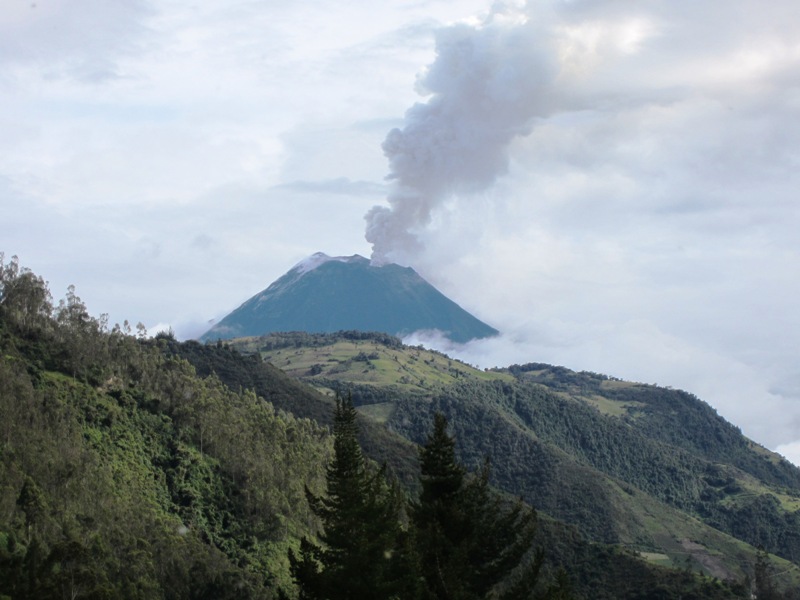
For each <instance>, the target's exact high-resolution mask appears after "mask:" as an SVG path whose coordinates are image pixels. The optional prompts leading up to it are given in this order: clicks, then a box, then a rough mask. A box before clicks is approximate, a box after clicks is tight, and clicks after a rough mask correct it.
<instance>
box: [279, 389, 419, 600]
mask: <svg viewBox="0 0 800 600" xmlns="http://www.w3.org/2000/svg"><path fill="white" fill-rule="evenodd" d="M333 432H334V458H333V461H332V462H331V464H330V465H329V466H328V470H327V486H328V489H327V494H326V495H325V496H322V497H317V496H314V495H313V494H311V493H310V492H307V496H308V500H309V504H310V506H311V509H312V511H313V512H314V514H316V515H317V517H319V519H320V521H321V522H322V533H321V534H320V535H319V540H320V542H322V544H321V545H317V544H315V543H314V542H312V541H310V540H308V539H304V540H303V541H302V544H301V548H300V555H299V556H296V555H295V554H294V553H292V552H290V554H289V561H290V564H291V571H292V576H293V577H294V579H295V581H296V582H297V584H298V587H299V590H300V598H301V599H302V600H306V599H307V600H312V599H313V600H317V599H326V600H361V599H365V598H374V599H376V600H377V599H381V598H386V599H389V598H413V597H414V596H415V592H414V589H413V588H414V586H415V583H414V581H415V578H414V575H413V572H414V570H413V568H412V566H411V565H412V561H411V558H410V550H409V541H408V539H407V537H406V534H405V532H404V531H403V530H402V527H401V524H400V523H401V520H400V510H401V506H402V502H401V496H400V493H399V491H398V489H397V488H396V487H395V486H392V485H389V484H388V483H387V481H386V477H385V473H384V469H380V470H371V469H369V468H368V467H367V464H366V461H365V459H364V456H363V454H362V452H361V448H360V447H359V444H358V439H357V434H358V425H357V422H356V410H355V408H354V407H353V403H352V400H351V399H350V398H347V399H341V398H338V397H337V399H336V412H335V414H334V430H333Z"/></svg>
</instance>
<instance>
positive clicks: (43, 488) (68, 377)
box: [0, 262, 331, 599]
mask: <svg viewBox="0 0 800 600" xmlns="http://www.w3.org/2000/svg"><path fill="white" fill-rule="evenodd" d="M0 283H2V287H0V290H2V293H0V357H2V360H0V415H2V419H0V436H1V437H0V597H10V598H14V599H18V598H62V597H66V598H143V599H145V598H146V599H152V598H272V597H275V591H276V589H277V587H276V586H278V585H283V586H287V585H288V584H289V581H288V562H287V558H286V551H287V547H288V545H289V544H291V543H293V541H294V542H296V540H297V539H298V538H299V537H300V536H301V535H304V534H309V533H313V531H314V523H313V522H312V517H311V515H310V513H309V510H308V506H307V503H306V502H305V493H304V488H305V486H308V487H309V488H311V489H312V490H317V491H320V489H321V486H322V484H323V481H324V464H325V462H326V460H327V457H328V456H329V454H330V451H331V445H330V441H329V436H328V434H327V430H326V429H322V428H320V426H319V425H317V424H316V423H315V422H313V421H311V420H308V419H298V418H295V417H294V416H292V415H290V414H288V413H286V412H284V411H280V410H277V409H275V408H274V407H273V406H272V405H271V404H269V403H267V402H264V401H263V400H261V399H259V398H258V397H256V395H255V394H254V393H253V392H252V391H250V390H241V389H237V390H232V389H230V388H228V387H227V386H225V385H224V384H223V383H222V382H221V381H220V380H219V378H217V377H214V376H211V377H207V378H200V377H198V376H197V375H196V374H195V371H194V368H193V367H192V366H190V365H189V364H188V363H187V362H186V361H184V360H181V359H178V358H175V357H171V356H170V355H169V353H167V352H165V351H164V349H163V346H164V344H165V341H164V340H159V339H155V340H145V339H139V338H137V337H134V336H132V335H130V333H129V332H127V331H126V329H127V327H124V326H123V327H122V328H118V327H114V328H113V329H111V330H109V329H108V327H107V324H106V323H105V322H104V319H102V318H100V319H95V318H92V317H90V316H89V315H88V313H87V312H86V309H85V307H84V306H83V304H82V303H81V301H80V299H79V298H78V297H77V296H75V294H74V292H72V291H70V293H69V294H68V296H67V298H66V299H65V300H64V301H62V302H60V303H59V305H58V306H56V307H53V306H52V305H51V303H50V299H49V294H48V292H47V288H46V286H45V284H44V282H43V281H42V280H41V279H40V278H39V277H37V276H35V275H33V274H32V273H30V272H26V271H24V270H20V269H19V267H18V266H17V265H16V264H15V263H14V262H12V263H11V264H9V265H7V266H5V268H4V269H3V278H2V280H1V281H0Z"/></svg>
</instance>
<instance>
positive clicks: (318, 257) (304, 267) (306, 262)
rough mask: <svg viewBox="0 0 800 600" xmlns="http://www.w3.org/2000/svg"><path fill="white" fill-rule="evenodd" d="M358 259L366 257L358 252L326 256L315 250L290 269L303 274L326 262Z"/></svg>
mask: <svg viewBox="0 0 800 600" xmlns="http://www.w3.org/2000/svg"><path fill="white" fill-rule="evenodd" d="M358 260H367V259H366V258H364V257H363V256H360V255H358V254H353V256H328V255H327V254H325V253H324V252H315V253H314V254H312V255H311V256H309V257H307V258H304V259H303V260H301V261H300V262H299V263H297V264H296V265H295V266H294V267H292V271H297V272H298V273H300V274H301V275H305V274H306V273H308V272H310V271H313V270H314V269H316V268H317V267H320V266H322V265H324V264H325V263H327V262H331V261H337V262H343V263H349V262H356V261H358Z"/></svg>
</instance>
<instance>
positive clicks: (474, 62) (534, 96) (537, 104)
mask: <svg viewBox="0 0 800 600" xmlns="http://www.w3.org/2000/svg"><path fill="white" fill-rule="evenodd" d="M543 31H544V28H542V27H539V26H537V22H536V20H535V19H534V18H528V17H527V16H526V15H525V14H524V12H523V11H522V10H520V9H516V8H509V7H498V8H495V10H494V11H493V12H492V13H491V14H490V15H489V16H488V17H487V18H486V19H485V20H484V21H483V22H481V23H479V24H476V25H473V24H464V23H462V24H457V25H452V26H448V27H445V28H443V29H441V30H439V32H438V33H437V36H436V54H437V56H436V60H435V61H434V63H433V64H432V65H431V66H430V67H429V68H428V70H427V71H426V72H425V73H424V74H423V75H422V76H421V77H420V79H419V81H418V91H419V92H420V93H421V94H422V95H425V96H428V100H427V102H425V103H417V104H415V105H414V106H412V107H411V108H410V109H409V110H408V111H407V113H406V115H405V126H404V127H403V128H402V129H393V130H392V131H390V132H389V134H388V135H387V137H386V140H385V141H384V143H383V151H384V153H385V155H386V157H387V158H388V160H389V169H390V174H389V176H388V177H387V179H389V180H391V182H392V186H391V190H390V192H389V195H388V198H387V200H388V203H389V206H388V207H386V206H374V207H373V208H372V209H371V210H370V211H369V212H368V213H367V215H366V217H365V219H366V221H367V230H366V239H367V241H368V242H370V243H371V244H372V245H373V253H372V259H373V261H374V262H376V263H384V262H388V261H398V262H407V261H408V260H409V259H411V258H413V257H414V256H415V255H417V254H418V253H419V252H420V251H421V250H422V249H423V248H422V243H421V241H420V239H419V234H420V233H422V232H423V231H424V229H425V228H426V226H427V225H429V224H430V222H431V217H432V215H433V213H434V212H435V211H436V209H437V207H439V206H441V205H442V204H443V203H444V202H446V201H448V200H449V199H451V198H452V197H453V196H458V197H459V198H460V199H462V198H463V197H466V196H468V195H469V194H470V193H474V192H477V191H480V190H483V189H486V188H487V187H489V186H490V185H492V183H494V181H495V180H496V179H497V177H499V176H501V175H503V174H504V173H506V171H507V170H508V164H509V158H508V146H509V144H510V143H511V141H512V140H513V139H514V138H515V137H517V136H522V135H526V134H527V133H529V132H530V130H531V127H532V122H533V120H534V119H535V118H536V117H538V116H543V115H544V114H546V113H547V112H548V108H547V107H548V104H549V102H548V98H547V93H546V90H547V88H548V87H549V85H548V84H549V83H550V82H551V81H552V80H553V79H554V77H555V74H556V72H557V60H556V58H555V52H554V51H553V49H552V45H551V44H550V42H549V40H548V38H547V36H546V35H545V34H544V33H543Z"/></svg>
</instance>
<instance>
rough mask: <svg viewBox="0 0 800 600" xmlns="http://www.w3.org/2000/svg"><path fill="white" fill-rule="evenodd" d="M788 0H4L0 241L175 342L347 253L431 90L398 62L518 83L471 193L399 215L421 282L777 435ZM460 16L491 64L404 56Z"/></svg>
mask: <svg viewBox="0 0 800 600" xmlns="http://www.w3.org/2000/svg"><path fill="white" fill-rule="evenodd" d="M31 4H35V5H36V8H33V7H31ZM798 11H800V6H799V5H798V4H797V3H796V2H795V1H794V0H774V1H773V2H770V3H768V4H765V3H763V2H755V0H737V1H736V2H733V3H729V4H727V5H726V7H725V9H724V10H721V9H720V7H719V6H718V5H717V4H716V3H712V2H710V0H699V1H697V2H692V3H689V4H684V5H681V6H680V7H677V6H675V5H674V4H672V3H664V2H656V1H655V0H642V1H641V2H637V3H628V2H617V1H614V0H598V1H593V2H555V1H551V0H537V1H535V2H534V1H533V0H531V1H530V2H528V3H525V2H514V3H511V2H508V3H497V4H492V3H491V2H489V1H488V0H471V1H470V2H467V3H463V2H459V3H452V2H444V1H430V2H420V3H406V2H394V1H392V2H388V3H383V4H381V6H380V8H379V9H376V6H375V5H374V4H368V3H366V2H363V1H358V0H347V1H344V2H341V1H340V2H332V1H331V0H315V1H314V2H310V3H309V2H306V3H294V4H292V3H286V2H283V3H276V2H263V3H262V2H259V3H254V2H247V1H236V0H234V1H233V2H206V3H202V4H197V3H190V2H188V1H184V0H165V1H164V2H158V3H155V2H144V1H143V0H135V1H133V2H105V1H104V2H100V1H99V0H97V1H96V0H75V1H70V2H66V1H65V0H54V1H50V2H47V3H45V2H34V3H29V2H16V0H12V1H10V2H6V3H4V4H3V6H2V7H1V8H0V66H2V67H3V68H2V69H0V90H2V92H3V93H2V94H0V109H2V110H0V156H2V157H3V158H2V160H0V203H1V205H2V209H3V218H2V219H0V240H2V244H3V247H2V248H0V250H1V251H5V252H6V253H7V254H19V255H20V259H21V261H22V263H23V264H25V265H27V266H30V267H31V268H33V269H34V270H35V271H36V272H37V273H40V274H41V275H42V276H44V277H45V278H46V279H48V280H50V282H51V286H52V288H53V292H54V294H55V295H56V296H58V295H60V294H62V293H63V291H64V290H65V289H66V286H67V285H69V284H75V285H76V286H77V289H78V293H79V294H80V295H81V296H82V297H83V298H84V300H85V301H86V302H87V303H88V305H89V308H90V310H92V311H93V312H95V313H100V312H109V313H111V318H112V321H113V320H120V321H121V320H123V319H128V320H129V321H131V322H134V323H135V322H137V321H143V322H144V323H145V324H146V325H148V327H149V328H153V326H155V325H157V324H159V323H162V324H163V323H170V324H171V325H172V326H173V327H174V328H175V329H176V330H177V331H178V333H179V334H180V335H196V334H198V333H199V332H200V331H201V330H202V329H203V328H204V327H205V326H206V325H207V323H208V321H209V320H210V319H213V318H219V317H221V316H222V315H223V314H225V313H226V312H227V311H229V310H231V309H232V308H234V307H235V306H237V305H238V304H239V303H241V302H242V301H243V300H245V299H246V298H247V297H249V296H250V295H252V294H254V293H256V292H258V291H259V290H261V289H263V288H265V287H267V285H268V284H269V283H270V282H271V281H273V280H274V279H276V278H277V277H279V276H280V275H281V274H283V273H284V272H285V271H286V270H287V269H288V268H290V267H291V266H292V265H293V264H295V263H297V262H298V261H299V260H301V259H302V258H303V257H304V256H307V255H309V254H311V253H313V252H315V251H324V252H326V253H328V254H330V255H349V254H353V253H360V254H363V255H368V254H369V245H368V244H367V243H366V241H365V240H364V221H363V216H364V214H365V213H366V212H367V210H368V208H369V207H370V206H372V205H373V204H376V203H382V202H381V195H380V194H379V191H380V190H381V189H382V188H383V187H384V186H385V185H386V183H385V182H384V181H383V178H384V176H385V175H386V174H387V172H388V170H389V166H388V165H387V161H386V158H385V157H384V155H383V152H382V150H381V147H380V146H381V143H382V141H383V140H384V138H385V137H386V134H387V133H388V131H389V130H391V129H392V128H395V127H398V128H401V129H402V128H403V126H404V121H403V115H404V114H405V112H406V110H407V109H408V108H409V107H411V106H412V105H413V103H414V102H417V101H418V102H424V101H426V97H420V96H418V95H417V94H416V92H415V79H416V74H417V73H420V72H421V73H422V75H421V77H420V79H419V81H420V82H422V83H423V84H424V85H422V86H421V87H420V89H423V90H424V89H427V91H428V92H439V93H441V92H442V90H456V89H460V88H458V86H459V85H463V86H466V87H465V88H464V89H468V90H471V91H475V90H478V91H480V92H481V93H480V94H473V95H469V94H467V95H466V96H465V95H464V94H461V95H460V96H459V95H456V96H453V99H454V100H453V104H451V105H449V106H460V107H462V108H464V109H465V110H466V109H468V108H469V107H470V106H471V104H470V102H474V101H475V100H476V99H480V100H481V101H482V102H489V103H491V102H498V101H503V102H505V103H506V104H505V105H506V106H511V107H512V108H514V109H517V108H520V107H519V106H518V104H515V98H517V99H519V98H520V97H528V98H534V99H535V100H536V102H537V103H538V104H537V105H536V106H535V107H534V108H535V110H533V111H532V112H530V111H527V112H526V110H522V109H520V113H519V114H522V116H523V118H521V119H518V121H519V122H514V123H513V126H514V127H515V128H516V130H515V131H517V132H518V134H519V135H517V136H516V137H515V136H513V135H512V136H507V139H506V141H508V142H509V143H508V145H507V146H504V145H502V144H501V145H500V146H501V147H500V148H499V153H497V154H495V158H497V157H499V158H497V161H498V162H495V163H493V165H492V166H493V167H498V166H499V168H496V169H495V170H493V171H492V172H491V176H489V177H484V178H483V179H481V181H482V182H488V183H490V184H491V185H488V186H486V187H484V188H483V189H481V190H479V191H476V188H477V187H480V186H475V185H473V186H469V185H467V186H454V187H452V188H451V189H450V191H449V192H448V193H446V194H444V196H443V197H442V198H441V201H440V202H438V203H437V204H436V205H435V206H434V207H433V208H431V210H430V212H429V220H428V221H425V222H419V223H418V224H417V225H416V226H415V227H414V229H413V234H414V235H415V236H416V237H417V238H418V240H419V241H420V242H421V243H422V247H424V248H425V250H424V252H420V253H418V254H416V255H412V256H409V258H410V259H413V264H414V266H415V267H416V268H417V269H418V270H419V271H420V273H421V274H423V275H424V276H425V277H426V278H428V279H429V280H430V281H431V282H432V283H434V284H435V285H437V286H439V287H440V288H441V289H442V291H444V292H445V293H447V294H448V295H449V296H451V297H452V298H453V299H455V300H456V301H458V302H459V303H460V304H461V305H462V306H464V307H465V308H467V309H468V310H470V311H472V312H473V313H475V314H476V315H477V316H479V317H480V318H482V319H484V320H485V321H487V322H489V323H490V324H492V325H494V326H496V327H498V328H500V329H501V330H502V331H503V332H504V335H503V336H502V337H501V338H498V339H497V340H489V341H486V342H482V343H481V344H476V345H475V346H474V347H473V346H470V347H469V348H468V349H467V350H465V356H467V357H468V359H470V358H471V361H472V362H478V363H480V364H481V365H482V366H494V365H504V364H509V363H513V362H529V361H534V362H536V361H541V362H555V363H560V364H563V365H564V366H566V367H569V368H574V369H589V370H595V371H601V372H605V373H608V374H609V375H614V376H620V377H626V378H630V379H634V380H639V381H645V382H649V383H655V382H657V383H659V384H662V385H671V386H673V387H685V388H686V389H688V390H689V391H691V392H693V393H696V394H697V395H699V396H700V397H701V398H703V399H705V400H708V401H709V402H711V403H712V404H713V405H714V406H715V407H716V408H718V409H719V410H720V412H721V413H722V414H723V416H726V417H727V418H729V419H731V420H732V421H734V423H736V424H737V425H740V426H742V427H743V429H744V430H745V432H746V433H748V434H750V435H752V436H753V437H755V438H756V440H757V441H759V442H762V443H765V444H768V445H771V446H772V447H775V446H776V445H778V444H782V443H785V444H789V443H791V442H793V441H794V440H796V439H798V437H800V424H799V423H798V414H800V409H799V408H798V407H800V388H799V387H798V385H797V369H796V361H795V357H796V348H797V347H800V317H798V312H797V311H796V309H795V307H794V299H795V298H797V297H798V295H800V289H799V288H800V281H798V278H797V273H800V241H799V240H798V236H797V233H796V232H797V231H798V230H800V205H798V203H797V200H796V190H797V189H799V188H800V175H798V173H800V169H799V168H798V167H800V164H799V163H800V143H799V142H798V140H800V101H799V100H798V98H800V76H798V73H800V68H799V67H800V64H798V63H799V62H800V45H799V44H798V42H797V41H796V40H797V39H800V38H798V33H799V31H798V29H800V14H799V12H798ZM487 18H488V19H489V21H487ZM454 22H458V23H460V25H458V26H457V27H453V28H450V29H448V30H447V32H449V33H447V32H442V31H439V33H438V35H439V37H440V40H443V43H444V42H448V43H450V44H451V49H453V53H451V54H450V55H449V56H450V58H456V57H460V58H462V59H463V60H465V61H468V60H472V59H476V57H471V56H469V54H468V53H461V54H459V52H457V50H458V48H456V46H458V43H461V42H465V41H466V40H468V39H469V37H470V35H471V32H470V27H473V28H477V29H481V28H482V30H481V31H482V35H483V37H482V38H481V40H480V43H477V44H473V45H472V46H471V47H472V49H473V50H475V51H476V52H483V54H481V55H480V56H478V57H477V58H478V59H480V60H479V61H478V62H479V63H480V64H481V65H483V66H484V67H486V68H485V69H484V71H483V73H484V76H485V80H481V78H480V77H478V78H473V79H470V78H469V77H466V78H462V79H459V78H458V77H453V74H454V73H457V71H456V70H452V69H444V68H439V67H431V68H428V69H427V70H425V71H421V69H422V67H424V66H425V65H430V64H431V63H432V62H433V60H434V58H435V54H434V50H435V49H434V37H433V36H434V33H435V32H436V31H437V30H438V29H439V28H440V27H441V25H442V24H443V23H454ZM487 22H489V23H492V22H493V23H494V25H492V26H489V25H486V23H487ZM493 27H494V29H493ZM453 32H457V33H458V35H455V34H453ZM448 36H450V37H448ZM459 36H461V37H459ZM492 36H494V37H492ZM466 47H467V46H464V47H462V50H463V49H464V48H466ZM448 64H449V65H450V66H454V63H452V62H451V63H448ZM475 73H479V71H475ZM517 83H518V84H519V85H516V84H517ZM484 84H486V85H484ZM532 84H536V85H535V86H534V85H532ZM470 86H472V87H470ZM520 86H522V87H520ZM536 86H539V87H536ZM534 88H535V89H534ZM521 91H524V92H525V94H528V95H527V96H525V94H523V95H522V96H519V94H520V92H521ZM515 94H516V95H517V96H515ZM523 108H524V107H523ZM528 108H530V107H528ZM481 110H482V111H483V112H480V111H478V112H477V113H475V114H482V115H488V116H489V117H491V118H487V119H482V120H478V121H474V120H473V122H481V121H482V122H483V123H488V122H491V123H493V124H498V123H500V124H503V123H506V124H507V123H508V122H507V121H506V120H504V119H505V117H506V116H507V115H500V114H493V113H492V110H491V106H484V107H483V108H482V109H481ZM523 113H524V114H523ZM439 131H440V132H447V131H451V132H456V133H458V135H459V136H461V137H460V139H461V141H464V142H470V141H472V142H474V141H475V140H476V139H480V138H479V137H477V134H476V131H473V130H464V129H463V128H461V129H460V128H459V127H458V125H457V124H455V125H454V124H453V123H451V128H450V129H449V130H448V129H446V128H443V129H440V130H439ZM480 133H481V134H482V135H485V134H486V133H487V132H486V131H482V132H480ZM490 137H491V135H490ZM445 141H446V140H445ZM504 143H505V142H504ZM442 147H453V146H452V145H451V146H447V144H442ZM455 147H456V148H457V147H458V146H457V145H456V146H455ZM485 149H486V148H484V149H483V150H485ZM485 155H486V154H481V153H480V152H478V153H477V154H475V156H479V157H480V156H485ZM427 156H428V157H429V159H431V160H433V159H434V158H435V157H434V156H433V155H427ZM445 158H446V159H447V160H445V161H444V162H443V164H450V165H454V169H455V168H456V167H457V166H458V165H459V163H460V161H461V163H463V160H462V158H460V157H459V156H457V155H450V156H448V157H445ZM473 158H474V157H473ZM448 161H449V162H448ZM473 164H474V165H477V166H476V167H475V169H472V171H473V172H472V173H471V175H472V176H474V177H477V175H478V174H479V173H478V171H479V170H480V169H478V167H483V166H485V165H481V164H480V161H477V162H475V161H473ZM462 166H463V164H462ZM481 173H483V174H484V175H485V173H484V172H483V171H481ZM455 192H457V193H455Z"/></svg>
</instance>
